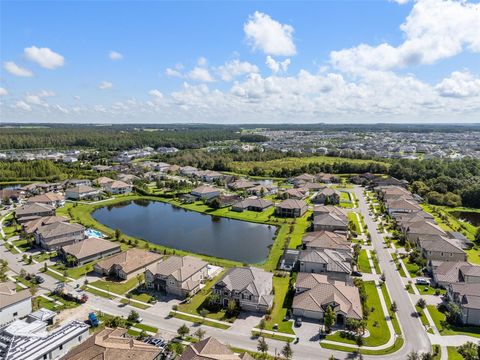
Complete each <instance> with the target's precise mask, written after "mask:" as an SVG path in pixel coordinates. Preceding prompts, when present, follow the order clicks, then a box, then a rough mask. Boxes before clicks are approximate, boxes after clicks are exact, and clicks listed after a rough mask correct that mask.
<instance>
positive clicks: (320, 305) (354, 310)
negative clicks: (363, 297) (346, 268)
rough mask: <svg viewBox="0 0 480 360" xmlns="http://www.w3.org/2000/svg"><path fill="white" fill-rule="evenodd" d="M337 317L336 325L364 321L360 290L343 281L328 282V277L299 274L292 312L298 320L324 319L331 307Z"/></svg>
mask: <svg viewBox="0 0 480 360" xmlns="http://www.w3.org/2000/svg"><path fill="white" fill-rule="evenodd" d="M329 305H330V306H331V308H332V309H333V311H335V314H336V315H337V321H336V323H337V324H339V325H344V324H345V323H346V319H348V318H350V319H357V320H361V319H362V317H363V313H362V303H361V301H360V294H359V292H358V288H357V287H356V286H353V285H348V284H347V283H345V282H341V281H329V280H328V278H327V276H326V275H323V274H311V273H298V276H297V281H296V284H295V297H294V298H293V304H292V312H293V315H294V316H295V317H301V318H308V319H315V320H323V316H324V314H325V311H326V310H327V307H328V306H329Z"/></svg>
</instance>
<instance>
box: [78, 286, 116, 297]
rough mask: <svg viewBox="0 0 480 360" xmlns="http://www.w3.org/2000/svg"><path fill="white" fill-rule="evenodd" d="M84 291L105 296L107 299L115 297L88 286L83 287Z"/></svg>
mask: <svg viewBox="0 0 480 360" xmlns="http://www.w3.org/2000/svg"><path fill="white" fill-rule="evenodd" d="M85 291H88V292H89V293H92V294H94V295H97V296H101V297H104V298H107V299H110V300H112V299H115V298H116V296H113V295H111V294H107V293H105V292H103V291H98V290H97V289H92V288H91V287H88V286H86V287H85Z"/></svg>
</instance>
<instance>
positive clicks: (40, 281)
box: [35, 275, 45, 284]
mask: <svg viewBox="0 0 480 360" xmlns="http://www.w3.org/2000/svg"><path fill="white" fill-rule="evenodd" d="M35 282H36V283H37V284H42V283H44V282H45V279H44V278H43V277H41V276H40V275H37V276H35Z"/></svg>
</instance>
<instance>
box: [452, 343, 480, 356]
mask: <svg viewBox="0 0 480 360" xmlns="http://www.w3.org/2000/svg"><path fill="white" fill-rule="evenodd" d="M457 351H458V353H459V354H460V355H462V356H463V358H464V359H465V360H477V359H478V357H477V355H478V351H479V346H478V345H477V344H475V343H473V342H471V341H469V342H466V343H465V344H463V345H461V346H459V347H458V348H457Z"/></svg>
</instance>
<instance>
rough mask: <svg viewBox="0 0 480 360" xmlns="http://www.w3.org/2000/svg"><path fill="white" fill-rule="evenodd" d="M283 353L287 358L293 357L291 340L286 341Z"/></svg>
mask: <svg viewBox="0 0 480 360" xmlns="http://www.w3.org/2000/svg"><path fill="white" fill-rule="evenodd" d="M282 355H283V357H284V358H285V359H287V360H290V359H291V358H292V357H293V350H292V346H291V345H290V342H288V341H287V342H286V343H285V346H284V347H283V349H282Z"/></svg>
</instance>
